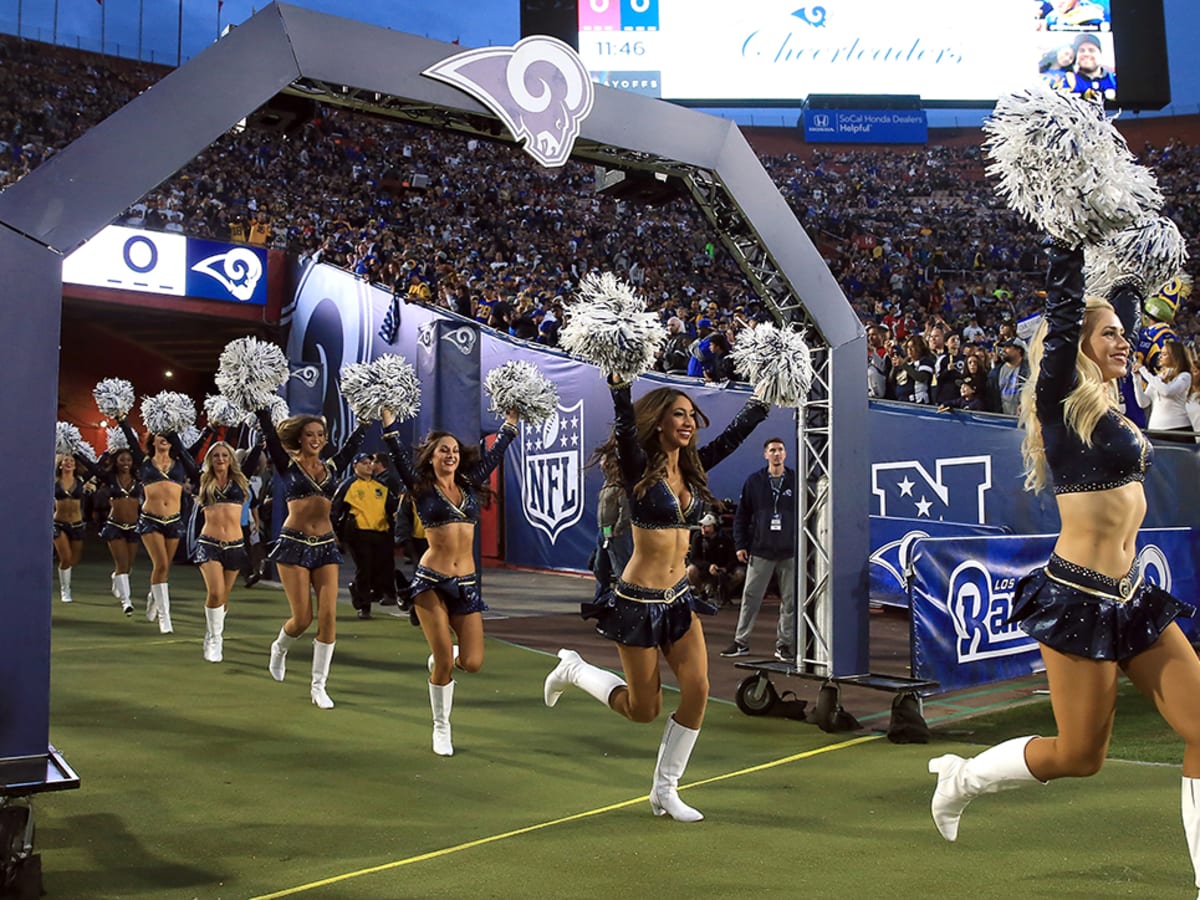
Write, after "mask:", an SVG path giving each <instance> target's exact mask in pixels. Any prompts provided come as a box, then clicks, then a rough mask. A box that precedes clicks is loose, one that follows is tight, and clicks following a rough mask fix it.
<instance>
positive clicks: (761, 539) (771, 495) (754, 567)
mask: <svg viewBox="0 0 1200 900" xmlns="http://www.w3.org/2000/svg"><path fill="white" fill-rule="evenodd" d="M763 457H764V458H765V459H766V460H767V465H766V467H765V468H762V469H759V470H758V471H756V472H753V473H751V475H750V477H749V478H747V479H746V481H745V483H744V484H743V485H742V494H741V499H740V500H738V506H737V512H736V513H735V514H734V518H733V543H734V547H735V548H736V550H737V559H738V562H743V563H745V564H746V584H745V587H744V588H743V590H742V608H741V611H740V613H739V614H738V624H737V631H736V632H735V633H734V636H733V643H732V644H730V645H729V646H728V647H726V648H725V649H724V650H722V651H721V655H722V656H726V657H734V656H749V655H750V634H751V632H752V631H753V630H754V622H755V620H756V619H757V618H758V611H759V609H760V608H761V607H762V601H763V595H764V594H765V593H766V592H767V585H768V584H769V583H770V581H771V576H773V575H774V576H776V577H777V579H778V581H779V591H780V594H781V595H782V596H781V600H780V604H779V624H778V626H777V628H776V631H775V658H776V659H778V660H782V661H784V662H791V661H793V660H794V659H795V655H796V654H795V647H794V646H793V643H792V642H793V641H794V639H795V634H796V511H795V488H796V473H795V472H794V471H793V470H791V469H789V468H787V467H786V466H785V465H784V463H785V461H786V460H787V445H786V444H784V442H783V439H782V438H777V437H773V438H769V439H768V440H767V442H766V443H765V444H764V445H763Z"/></svg>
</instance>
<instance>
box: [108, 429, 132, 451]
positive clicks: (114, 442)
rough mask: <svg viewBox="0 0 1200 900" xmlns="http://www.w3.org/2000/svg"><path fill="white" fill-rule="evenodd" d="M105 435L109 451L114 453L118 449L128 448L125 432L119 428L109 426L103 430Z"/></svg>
mask: <svg viewBox="0 0 1200 900" xmlns="http://www.w3.org/2000/svg"><path fill="white" fill-rule="evenodd" d="M105 436H106V437H107V438H108V443H107V444H106V446H107V447H108V452H109V453H116V452H117V451H118V450H128V449H129V440H128V439H127V438H126V437H125V432H123V431H122V430H121V429H120V428H109V429H108V430H107V431H105Z"/></svg>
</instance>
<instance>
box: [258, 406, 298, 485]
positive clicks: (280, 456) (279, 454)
mask: <svg viewBox="0 0 1200 900" xmlns="http://www.w3.org/2000/svg"><path fill="white" fill-rule="evenodd" d="M254 415H255V416H257V417H258V427H259V429H260V430H261V431H262V433H263V439H264V440H266V442H267V452H268V453H269V454H270V455H271V463H272V464H273V465H274V466H275V474H276V475H282V474H283V473H284V472H286V471H287V467H288V466H290V465H291V464H292V457H291V455H290V454H289V453H288V452H287V451H286V450H284V449H283V444H281V443H279V432H278V431H276V430H275V423H273V422H272V421H271V414H270V413H269V412H267V411H266V410H265V409H260V410H258V412H256V413H255V414H254Z"/></svg>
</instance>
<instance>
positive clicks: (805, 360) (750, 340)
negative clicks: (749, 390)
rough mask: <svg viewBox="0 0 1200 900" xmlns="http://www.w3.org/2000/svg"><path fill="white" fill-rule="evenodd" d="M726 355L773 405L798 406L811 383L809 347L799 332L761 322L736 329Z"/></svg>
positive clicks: (805, 395)
mask: <svg viewBox="0 0 1200 900" xmlns="http://www.w3.org/2000/svg"><path fill="white" fill-rule="evenodd" d="M729 356H730V358H731V359H732V360H733V364H734V366H735V367H736V368H737V370H738V371H739V372H741V373H742V375H743V376H745V378H746V380H747V381H752V382H753V383H754V384H755V386H756V387H760V388H761V390H760V391H759V396H761V397H762V399H763V400H765V401H767V402H768V403H774V404H775V405H776V406H799V405H800V404H801V403H802V402H803V401H804V399H805V398H806V397H807V396H808V392H809V389H810V388H811V387H812V382H813V363H812V351H811V350H809V348H808V344H807V343H806V342H805V340H804V334H803V333H802V332H799V331H794V330H791V329H782V330H781V329H778V328H776V327H775V326H774V325H773V324H771V323H770V322H764V323H762V324H760V325H757V326H755V327H754V328H747V329H744V330H742V331H741V332H739V333H738V337H737V345H736V346H735V347H734V348H733V350H732V351H731V352H730V354H729Z"/></svg>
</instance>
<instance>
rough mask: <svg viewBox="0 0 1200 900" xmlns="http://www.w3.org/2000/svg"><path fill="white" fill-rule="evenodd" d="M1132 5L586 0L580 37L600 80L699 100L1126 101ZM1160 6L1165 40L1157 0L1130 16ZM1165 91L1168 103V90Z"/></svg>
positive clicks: (1132, 61) (1101, 0)
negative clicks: (1088, 95) (1014, 95)
mask: <svg viewBox="0 0 1200 900" xmlns="http://www.w3.org/2000/svg"><path fill="white" fill-rule="evenodd" d="M1130 2H1131V0H1095V2H1080V0H1046V2H1039V0H991V2H988V3H974V2H963V0H818V2H816V3H814V2H812V0H578V32H577V38H578V48H579V55H580V57H581V58H582V60H583V62H584V64H585V65H586V66H587V67H588V68H589V70H590V71H591V72H592V76H593V78H594V79H595V80H596V81H597V82H599V83H601V84H606V85H610V86H613V87H619V88H623V89H626V90H631V91H635V92H637V93H643V94H647V95H650V96H654V97H660V98H663V99H666V100H672V101H675V102H679V103H685V104H691V105H739V104H740V105H745V104H764V105H766V104H777V105H781V104H793V105H795V104H796V103H797V101H800V100H803V99H804V98H805V97H807V96H809V95H810V94H870V95H883V94H908V95H917V96H920V97H921V99H922V101H923V102H924V103H926V104H928V105H935V106H939V105H943V106H944V105H978V104H979V103H981V102H982V103H989V104H990V103H991V102H993V101H995V99H996V98H997V97H999V96H1000V95H1002V94H1004V93H1007V92H1010V91H1013V90H1018V89H1020V88H1022V87H1026V86H1028V85H1029V84H1031V83H1033V82H1035V81H1037V80H1038V79H1044V80H1046V81H1051V82H1054V83H1056V84H1059V85H1063V86H1067V87H1073V88H1074V89H1075V90H1077V91H1081V92H1082V91H1084V90H1089V89H1090V90H1093V91H1095V92H1097V93H1099V94H1101V95H1103V96H1105V98H1106V99H1107V100H1109V101H1118V102H1119V101H1121V100H1122V99H1124V98H1122V97H1121V95H1120V94H1119V88H1118V84H1119V81H1118V61H1120V62H1121V63H1122V64H1128V65H1130V66H1134V65H1140V63H1139V54H1140V52H1141V48H1142V45H1143V44H1144V43H1145V39H1144V35H1137V34H1131V35H1130V37H1129V38H1128V39H1126V37H1125V35H1124V33H1123V29H1128V28H1139V29H1140V28H1144V26H1143V25H1135V24H1130V25H1128V26H1127V25H1124V24H1123V23H1122V21H1121V20H1122V10H1121V9H1120V8H1117V9H1114V7H1121V6H1122V4H1129V3H1130ZM1151 7H1153V8H1154V10H1153V11H1154V12H1155V13H1156V15H1157V24H1158V28H1159V37H1158V40H1159V41H1160V42H1162V43H1165V42H1164V41H1162V38H1161V26H1162V7H1161V2H1146V3H1144V2H1140V0H1139V2H1137V11H1136V13H1135V14H1134V15H1135V16H1136V17H1137V18H1138V19H1141V20H1142V22H1143V23H1144V22H1146V21H1151V23H1153V21H1154V20H1155V17H1154V16H1150V15H1149V12H1150V11H1151V9H1150V8H1151ZM1114 16H1116V19H1117V21H1116V22H1115V23H1114ZM1152 37H1153V35H1152ZM1123 42H1124V43H1126V44H1127V45H1128V47H1124V48H1123V47H1122V46H1121V45H1122V43H1123ZM1126 49H1127V50H1129V52H1128V53H1126V54H1124V55H1122V51H1123V50H1126ZM1135 49H1136V51H1137V52H1135ZM1164 60H1165V47H1164V48H1162V51H1161V55H1160V57H1159V60H1158V61H1159V62H1160V63H1163V61H1164ZM1164 68H1165V63H1164ZM1140 74H1141V73H1139V75H1140ZM1156 77H1157V76H1156ZM1162 78H1163V79H1165V73H1164V75H1163V76H1162ZM1159 93H1165V98H1164V99H1162V102H1163V103H1165V102H1167V99H1169V87H1168V86H1167V85H1166V84H1163V85H1161V91H1159ZM1154 99H1157V98H1154ZM1132 105H1134V106H1137V107H1146V106H1152V105H1153V102H1151V103H1146V102H1142V101H1139V102H1136V103H1134V104H1132ZM1160 105H1161V104H1160Z"/></svg>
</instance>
